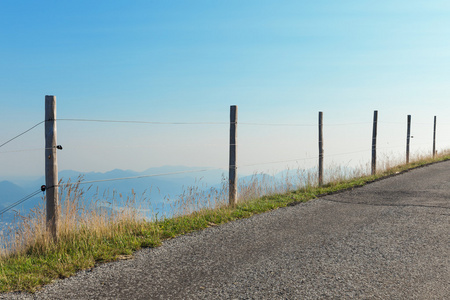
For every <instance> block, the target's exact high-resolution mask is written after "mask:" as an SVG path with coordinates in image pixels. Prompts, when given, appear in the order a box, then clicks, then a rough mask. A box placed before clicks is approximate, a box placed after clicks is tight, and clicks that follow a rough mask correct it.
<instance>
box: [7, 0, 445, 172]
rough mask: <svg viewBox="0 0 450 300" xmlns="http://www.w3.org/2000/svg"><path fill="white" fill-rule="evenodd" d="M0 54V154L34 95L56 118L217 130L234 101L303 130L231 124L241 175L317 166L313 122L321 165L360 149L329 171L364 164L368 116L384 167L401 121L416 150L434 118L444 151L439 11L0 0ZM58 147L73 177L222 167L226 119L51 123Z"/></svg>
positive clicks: (207, 1) (437, 4)
mask: <svg viewBox="0 0 450 300" xmlns="http://www.w3.org/2000/svg"><path fill="white" fill-rule="evenodd" d="M0 55H1V58H2V59H1V60H0V99H1V103H2V109H1V111H0V125H1V128H2V129H1V130H0V144H1V143H3V142H4V141H6V140H8V139H9V138H11V137H13V136H15V135H16V134H19V133H20V132H22V131H24V130H26V129H28V128H30V127H31V126H33V125H35V124H36V123H38V122H40V121H43V119H44V97H45V95H56V97H57V101H58V104H57V105H58V118H63V119H64V118H66V119H108V120H140V121H159V122H228V121H229V106H230V105H233V104H236V105H238V107H239V121H240V122H244V123H295V124H306V125H311V126H297V127H292V126H291V127H289V126H286V127H284V126H258V125H244V124H243V125H240V126H239V135H238V141H239V146H238V147H239V149H238V150H239V157H238V163H239V164H240V165H251V164H259V163H265V162H272V161H283V160H291V159H298V158H307V157H315V156H317V128H316V126H315V124H316V123H317V113H318V111H323V112H324V122H325V125H326V127H325V139H326V140H325V151H326V154H328V155H332V154H339V153H347V152H357V151H365V150H368V151H365V152H358V153H356V154H349V155H347V156H329V157H327V162H329V163H331V161H334V162H336V163H339V164H340V163H342V164H347V165H348V164H355V163H356V164H358V163H363V164H365V163H367V162H368V159H369V157H370V143H371V132H372V128H371V121H372V116H373V110H375V109H378V110H379V120H380V128H379V138H380V141H379V146H380V148H383V147H384V148H386V149H385V150H383V151H384V152H385V153H387V155H388V156H389V157H390V158H392V157H395V156H396V155H402V154H403V152H404V148H405V135H406V115H407V114H412V115H413V135H414V136H415V137H414V140H413V145H412V150H413V151H418V150H420V149H422V151H425V150H426V151H428V150H429V149H431V137H432V120H433V116H434V115H437V118H438V146H439V147H446V146H448V145H449V141H450V136H449V135H450V133H448V132H450V131H449V129H450V107H449V105H448V103H449V99H450V89H449V82H450V2H449V1H435V0H430V1H417V0H404V1H403V0H402V1H396V0H389V1H387V0H386V1H385V0H380V1H361V0H357V1H356V0H355V1H335V0H318V1H302V0H292V1H283V0H276V1H275V0H274V1H264V0H254V1H252V0H246V1H242V0H239V1H234V0H226V1H211V0H204V1H196V0H190V1H181V0H180V1H175V0H170V1H150V0H145V1H128V0H127V1H112V0H108V1H48V0H40V1H31V0H30V1H20V0H1V1H0ZM383 122H385V123H383ZM333 124H347V125H336V126H335V125H333ZM446 132H447V133H446ZM58 141H59V143H60V144H62V145H63V147H64V150H63V151H60V152H59V164H60V166H59V167H60V169H75V170H79V171H83V172H88V171H107V170H111V169H115V168H121V169H133V170H138V171H140V170H144V169H147V168H149V167H153V166H162V165H186V166H207V167H220V168H226V167H227V163H228V148H227V147H228V146H227V143H228V125H226V124H225V125H220V124H217V125H142V124H140V125H138V124H109V123H95V122H92V123H91V122H86V123H84V122H73V121H60V122H58ZM43 146H44V126H43V125H41V126H39V127H37V128H36V129H34V130H33V131H31V132H29V133H27V134H26V135H24V136H23V137H21V138H19V139H17V140H15V141H14V142H12V143H10V144H8V145H7V146H4V147H2V148H0V165H1V168H0V177H1V178H4V179H7V178H9V177H14V176H18V175H33V176H34V175H43V174H44V168H43V161H44V157H43V150H42V149H41V148H43ZM33 149H39V150H33ZM17 150H27V151H24V152H11V151H17ZM28 150H30V151H28ZM380 152H381V150H380ZM315 164H316V160H315V159H313V160H309V161H307V160H305V161H299V162H298V163H293V165H292V164H288V163H284V165H289V166H293V167H297V166H304V167H311V166H314V165H315ZM284 165H283V166H284ZM278 166H279V167H280V165H278ZM269 167H271V165H257V166H251V167H245V168H244V167H243V168H242V169H241V170H242V172H244V171H245V172H246V173H249V172H250V173H251V172H252V171H254V170H261V169H262V170H265V169H267V168H269Z"/></svg>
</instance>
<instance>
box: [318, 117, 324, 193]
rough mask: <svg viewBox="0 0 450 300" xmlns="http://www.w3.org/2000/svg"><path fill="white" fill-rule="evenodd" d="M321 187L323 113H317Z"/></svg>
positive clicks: (320, 181)
mask: <svg viewBox="0 0 450 300" xmlns="http://www.w3.org/2000/svg"><path fill="white" fill-rule="evenodd" d="M322 185H323V112H321V111H319V186H322Z"/></svg>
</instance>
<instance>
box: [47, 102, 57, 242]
mask: <svg viewBox="0 0 450 300" xmlns="http://www.w3.org/2000/svg"><path fill="white" fill-rule="evenodd" d="M56 147H57V144H56V97H55V96H45V185H46V206H47V207H46V208H47V218H46V222H47V231H48V232H49V233H50V235H51V236H52V238H53V240H54V241H56V240H57V236H58V219H59V215H58V161H57V157H56V151H57V148H56Z"/></svg>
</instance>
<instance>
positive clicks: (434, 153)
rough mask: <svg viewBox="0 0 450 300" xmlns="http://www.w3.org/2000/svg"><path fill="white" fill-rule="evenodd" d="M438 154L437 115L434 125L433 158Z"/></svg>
mask: <svg viewBox="0 0 450 300" xmlns="http://www.w3.org/2000/svg"><path fill="white" fill-rule="evenodd" d="M435 156H436V116H434V126H433V158H434V157H435Z"/></svg>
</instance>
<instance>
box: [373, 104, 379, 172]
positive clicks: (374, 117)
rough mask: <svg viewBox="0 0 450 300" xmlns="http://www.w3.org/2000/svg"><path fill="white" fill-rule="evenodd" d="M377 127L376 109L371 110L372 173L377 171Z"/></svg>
mask: <svg viewBox="0 0 450 300" xmlns="http://www.w3.org/2000/svg"><path fill="white" fill-rule="evenodd" d="M377 127H378V111H377V110H375V111H374V112H373V130H372V175H375V174H376V173H377Z"/></svg>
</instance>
